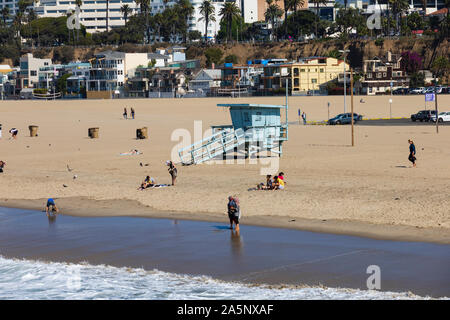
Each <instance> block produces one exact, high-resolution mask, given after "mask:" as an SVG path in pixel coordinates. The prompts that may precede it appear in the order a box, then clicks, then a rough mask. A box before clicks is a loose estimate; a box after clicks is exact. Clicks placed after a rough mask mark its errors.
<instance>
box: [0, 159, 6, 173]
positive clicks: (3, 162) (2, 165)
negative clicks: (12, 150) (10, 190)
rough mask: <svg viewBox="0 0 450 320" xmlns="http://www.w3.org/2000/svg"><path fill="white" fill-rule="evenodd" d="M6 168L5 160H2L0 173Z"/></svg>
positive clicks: (0, 161)
mask: <svg viewBox="0 0 450 320" xmlns="http://www.w3.org/2000/svg"><path fill="white" fill-rule="evenodd" d="M5 166H6V162H5V161H3V160H0V173H2V172H3V168H4V167H5Z"/></svg>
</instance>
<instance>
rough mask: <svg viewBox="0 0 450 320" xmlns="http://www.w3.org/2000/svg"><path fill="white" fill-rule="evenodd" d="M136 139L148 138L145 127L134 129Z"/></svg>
mask: <svg viewBox="0 0 450 320" xmlns="http://www.w3.org/2000/svg"><path fill="white" fill-rule="evenodd" d="M136 139H148V129H147V127H143V128H140V129H136Z"/></svg>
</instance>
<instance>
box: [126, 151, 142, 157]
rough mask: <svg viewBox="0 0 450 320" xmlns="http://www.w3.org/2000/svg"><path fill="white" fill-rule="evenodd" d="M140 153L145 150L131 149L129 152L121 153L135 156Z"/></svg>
mask: <svg viewBox="0 0 450 320" xmlns="http://www.w3.org/2000/svg"><path fill="white" fill-rule="evenodd" d="M138 154H143V152H140V151H139V150H131V151H129V152H124V153H121V154H120V155H121V156H134V155H138Z"/></svg>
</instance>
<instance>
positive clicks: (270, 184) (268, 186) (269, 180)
mask: <svg viewBox="0 0 450 320" xmlns="http://www.w3.org/2000/svg"><path fill="white" fill-rule="evenodd" d="M256 187H257V188H258V190H272V188H273V179H272V175H270V174H268V175H267V176H266V184H265V185H264V183H262V182H261V183H260V184H258V185H257V186H256Z"/></svg>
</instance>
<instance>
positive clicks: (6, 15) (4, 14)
mask: <svg viewBox="0 0 450 320" xmlns="http://www.w3.org/2000/svg"><path fill="white" fill-rule="evenodd" d="M1 14H2V19H3V23H4V24H5V26H6V20H8V18H9V8H8V7H3V9H2V11H1Z"/></svg>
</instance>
